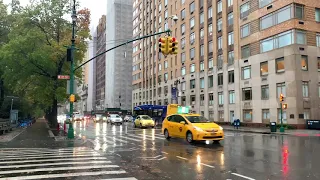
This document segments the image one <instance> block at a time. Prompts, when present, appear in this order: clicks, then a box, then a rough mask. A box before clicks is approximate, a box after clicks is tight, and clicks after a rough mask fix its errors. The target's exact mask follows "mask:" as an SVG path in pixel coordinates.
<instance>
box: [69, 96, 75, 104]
mask: <svg viewBox="0 0 320 180" xmlns="http://www.w3.org/2000/svg"><path fill="white" fill-rule="evenodd" d="M69 101H70V102H75V101H76V96H75V95H74V94H71V95H70V97H69Z"/></svg>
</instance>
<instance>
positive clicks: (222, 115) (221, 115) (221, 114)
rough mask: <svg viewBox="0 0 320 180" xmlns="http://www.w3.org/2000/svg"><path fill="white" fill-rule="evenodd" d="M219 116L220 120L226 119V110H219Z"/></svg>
mask: <svg viewBox="0 0 320 180" xmlns="http://www.w3.org/2000/svg"><path fill="white" fill-rule="evenodd" d="M218 118H219V121H224V112H223V111H218Z"/></svg>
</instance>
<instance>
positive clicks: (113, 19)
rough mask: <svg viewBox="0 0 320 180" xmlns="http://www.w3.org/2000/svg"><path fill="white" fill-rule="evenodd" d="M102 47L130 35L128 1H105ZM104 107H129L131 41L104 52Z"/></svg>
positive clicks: (130, 97) (130, 15)
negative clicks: (105, 10)
mask: <svg viewBox="0 0 320 180" xmlns="http://www.w3.org/2000/svg"><path fill="white" fill-rule="evenodd" d="M106 34H107V36H106V49H109V48H112V47H114V46H116V45H118V44H120V43H123V42H125V41H126V40H127V39H131V38H132V1H131V0H108V4H107V26H106ZM105 78H106V79H105V81H106V86H105V87H106V88H105V103H104V104H105V107H106V108H121V109H123V110H131V101H132V95H131V94H132V44H128V45H127V46H122V47H119V48H117V49H115V50H113V51H110V52H108V53H107V54H106V76H105Z"/></svg>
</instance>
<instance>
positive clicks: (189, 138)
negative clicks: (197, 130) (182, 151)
mask: <svg viewBox="0 0 320 180" xmlns="http://www.w3.org/2000/svg"><path fill="white" fill-rule="evenodd" d="M186 139H187V141H188V143H192V142H193V135H192V133H191V132H187V137H186Z"/></svg>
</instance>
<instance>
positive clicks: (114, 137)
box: [106, 136, 128, 143]
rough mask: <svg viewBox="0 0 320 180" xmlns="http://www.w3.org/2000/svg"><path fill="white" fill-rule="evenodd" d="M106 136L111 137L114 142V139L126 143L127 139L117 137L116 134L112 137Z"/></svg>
mask: <svg viewBox="0 0 320 180" xmlns="http://www.w3.org/2000/svg"><path fill="white" fill-rule="evenodd" d="M106 138H109V139H112V140H113V141H114V142H115V141H119V142H123V143H128V141H125V140H122V139H119V138H118V137H117V138H116V136H113V137H109V136H108V137H106Z"/></svg>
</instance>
